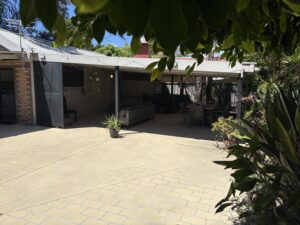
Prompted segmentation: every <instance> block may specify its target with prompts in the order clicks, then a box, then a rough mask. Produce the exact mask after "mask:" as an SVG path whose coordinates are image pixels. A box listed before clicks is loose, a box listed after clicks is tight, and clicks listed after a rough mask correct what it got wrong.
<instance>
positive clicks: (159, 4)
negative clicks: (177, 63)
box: [20, 0, 300, 76]
mask: <svg viewBox="0 0 300 225" xmlns="http://www.w3.org/2000/svg"><path fill="white" fill-rule="evenodd" d="M72 2H73V3H74V4H75V5H76V16H75V17H74V18H72V22H73V25H74V26H75V27H76V35H73V36H72V37H73V39H75V40H76V39H78V40H82V38H84V40H85V42H86V43H88V42H90V41H91V40H92V39H94V38H95V39H96V40H97V41H98V42H99V43H100V42H101V40H102V39H103V36H104V34H105V31H108V32H110V33H113V34H116V33H119V34H120V35H123V34H125V33H126V32H127V33H128V34H129V35H132V36H133V39H132V43H131V47H132V50H133V52H136V51H137V50H138V48H139V40H140V37H141V36H144V37H145V38H146V40H148V41H149V40H153V43H154V44H153V51H154V53H155V52H158V51H163V52H164V53H165V55H166V56H167V60H162V61H161V63H160V66H159V68H158V70H159V72H162V71H163V70H164V69H165V68H166V67H168V68H169V69H171V68H172V67H173V65H174V54H175V51H176V49H177V47H179V48H180V50H181V53H182V54H183V55H184V54H187V53H192V56H193V57H194V58H196V59H197V61H198V63H201V62H202V60H203V54H208V53H209V52H211V51H212V50H213V49H214V50H219V51H220V50H222V51H224V53H223V57H225V58H226V59H227V60H229V61H230V62H231V63H232V64H233V65H234V64H235V62H236V61H237V60H239V61H242V59H243V57H244V54H245V53H248V52H255V51H256V50H261V51H262V52H263V53H264V54H265V53H269V52H274V53H276V54H277V53H280V52H285V53H286V54H288V55H289V54H291V53H292V52H293V50H294V49H295V48H296V47H297V45H298V43H299V38H300V29H299V28H300V23H299V22H300V18H299V15H300V3H299V1H296V0H277V1H274V0H252V1H250V0H228V1H224V0H215V1H208V0H207V1H198V0H164V1H161V0H128V1H123V0H73V1H72ZM20 4H21V5H20V6H21V7H20V9H21V16H22V20H23V22H24V24H28V23H30V22H31V21H33V20H34V19H35V18H40V19H41V21H42V22H43V23H44V25H45V26H46V27H47V28H48V29H49V30H53V31H54V32H56V33H57V40H56V41H57V42H58V43H60V44H63V43H64V41H65V40H66V38H67V35H66V26H65V23H64V20H63V17H62V16H61V14H60V13H59V12H58V7H57V5H58V4H57V1H55V0H39V1H37V0H21V1H20ZM73 34H74V33H73ZM75 42H76V41H75ZM154 75H156V76H158V75H159V73H157V72H156V73H154Z"/></svg>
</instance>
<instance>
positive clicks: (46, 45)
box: [0, 29, 255, 77]
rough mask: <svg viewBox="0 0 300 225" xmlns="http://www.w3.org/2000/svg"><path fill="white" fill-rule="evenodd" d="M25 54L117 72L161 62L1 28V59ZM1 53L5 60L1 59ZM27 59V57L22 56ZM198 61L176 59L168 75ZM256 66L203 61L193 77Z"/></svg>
mask: <svg viewBox="0 0 300 225" xmlns="http://www.w3.org/2000/svg"><path fill="white" fill-rule="evenodd" d="M9 53H11V54H21V53H22V54H24V55H25V56H26V57H27V59H29V58H30V57H31V58H32V59H33V60H35V61H47V62H60V63H70V64H80V65H90V66H97V67H101V68H107V69H114V68H115V66H119V67H120V70H121V71H129V72H145V68H146V67H147V66H148V65H149V64H150V63H151V62H154V61H157V60H158V59H155V58H127V57H108V56H105V55H102V54H99V53H96V52H92V51H87V50H83V49H79V48H75V47H69V46H68V47H60V48H54V47H53V46H52V43H51V42H48V41H45V40H41V39H35V38H30V37H21V40H20V36H19V35H18V34H15V33H12V32H9V31H6V30H3V29H0V59H1V58H2V59H3V58H5V56H4V55H7V54H9ZM1 54H2V57H1ZM23 58H24V56H23ZM194 62H195V60H193V59H186V58H185V59H176V65H177V66H176V67H175V68H174V69H173V70H172V71H171V72H169V71H166V74H175V75H184V74H185V68H186V67H187V66H189V65H192V64H193V63H194ZM254 69H255V67H254V64H253V63H248V64H239V63H237V65H236V66H234V67H231V66H230V65H229V63H228V62H226V61H204V62H203V63H201V64H200V65H199V66H196V67H195V69H194V72H193V73H192V74H193V75H206V76H219V77H239V76H240V74H241V72H242V71H246V72H254Z"/></svg>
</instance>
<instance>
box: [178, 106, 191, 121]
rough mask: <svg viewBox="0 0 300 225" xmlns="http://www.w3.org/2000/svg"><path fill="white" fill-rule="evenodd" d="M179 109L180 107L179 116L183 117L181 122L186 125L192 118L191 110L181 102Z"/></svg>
mask: <svg viewBox="0 0 300 225" xmlns="http://www.w3.org/2000/svg"><path fill="white" fill-rule="evenodd" d="M179 107H180V111H179V114H180V115H181V122H182V123H186V122H187V121H188V120H189V117H190V110H189V109H188V108H187V107H186V103H185V102H180V103H179Z"/></svg>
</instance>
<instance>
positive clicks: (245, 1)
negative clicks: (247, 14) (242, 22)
mask: <svg viewBox="0 0 300 225" xmlns="http://www.w3.org/2000/svg"><path fill="white" fill-rule="evenodd" d="M250 1H251V0H237V5H236V9H237V11H238V12H241V11H243V10H244V9H246V8H247V6H248V5H249V3H250Z"/></svg>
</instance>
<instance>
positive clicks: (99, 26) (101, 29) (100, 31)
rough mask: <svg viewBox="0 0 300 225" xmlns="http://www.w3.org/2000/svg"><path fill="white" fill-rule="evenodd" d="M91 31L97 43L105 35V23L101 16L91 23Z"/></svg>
mask: <svg viewBox="0 0 300 225" xmlns="http://www.w3.org/2000/svg"><path fill="white" fill-rule="evenodd" d="M93 33H94V38H95V39H96V40H97V41H98V43H101V41H102V40H103V37H104V35H105V23H104V20H103V18H102V17H100V18H97V19H96V21H95V22H94V23H93Z"/></svg>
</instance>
